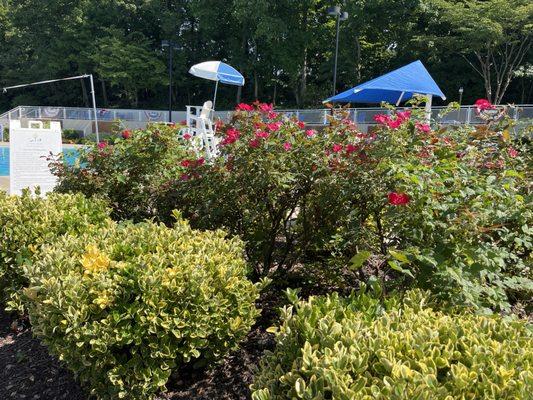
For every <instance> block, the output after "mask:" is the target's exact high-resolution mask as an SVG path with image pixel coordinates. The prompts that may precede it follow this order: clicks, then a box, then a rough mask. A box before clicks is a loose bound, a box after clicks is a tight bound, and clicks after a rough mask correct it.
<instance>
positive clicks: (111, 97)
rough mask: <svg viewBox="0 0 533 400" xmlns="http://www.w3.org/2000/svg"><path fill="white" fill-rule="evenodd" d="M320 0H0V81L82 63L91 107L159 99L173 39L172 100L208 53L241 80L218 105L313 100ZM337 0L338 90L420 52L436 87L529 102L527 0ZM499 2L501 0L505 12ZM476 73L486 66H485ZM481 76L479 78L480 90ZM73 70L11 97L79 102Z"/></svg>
mask: <svg viewBox="0 0 533 400" xmlns="http://www.w3.org/2000/svg"><path fill="white" fill-rule="evenodd" d="M334 4H335V2H331V1H326V0H277V1H267V0H250V1H244V0H225V1H216V0H152V1H136V0H120V1H110V0H1V1H0V54H1V62H0V85H2V86H3V85H8V84H18V83H23V82H31V81H36V80H41V79H50V78H58V77H65V76H72V75H77V74H82V73H93V74H94V75H95V76H96V78H97V80H98V82H97V83H98V85H97V88H96V89H97V90H96V91H97V97H98V102H99V104H101V105H102V106H104V107H113V106H115V107H116V106H122V107H136V106H137V107H150V108H163V107H164V106H165V105H166V101H167V87H166V85H167V82H168V78H167V76H168V75H167V73H168V71H167V59H168V53H167V52H166V51H162V50H161V47H160V43H161V40H163V39H170V40H172V41H173V42H175V43H176V44H177V50H175V53H174V68H173V77H174V83H175V86H174V90H173V97H174V104H175V106H176V108H177V109H180V108H183V106H184V105H186V104H192V103H202V102H203V101H204V100H205V99H206V98H207V97H210V96H211V92H212V90H213V88H212V84H211V82H208V81H205V80H202V79H197V78H193V77H191V76H190V75H189V74H187V70H188V68H189V67H190V66H191V65H192V64H194V63H197V62H201V61H205V60H210V59H220V60H224V61H227V62H229V63H230V64H232V65H234V66H235V67H237V68H238V69H239V70H240V71H242V72H243V74H244V76H245V78H246V85H245V87H244V88H235V87H233V86H224V85H223V86H221V87H220V96H219V102H218V105H219V108H226V107H233V105H234V104H235V102H240V101H241V100H244V101H248V100H254V99H261V100H263V101H268V102H273V103H275V104H276V105H279V106H281V107H289V106H299V107H304V106H316V105H318V104H319V102H320V100H322V99H324V98H325V97H327V96H329V95H330V94H331V91H332V70H333V56H334V54H333V53H334V48H335V44H334V41H335V19H334V18H333V17H331V16H329V15H328V14H327V8H328V7H330V6H332V5H334ZM341 6H342V9H343V10H345V11H347V12H348V13H349V15H350V17H349V19H348V20H347V21H343V22H342V23H341V29H340V48H339V65H338V90H342V89H345V88H348V87H351V86H353V85H355V84H356V83H358V82H361V81H363V80H366V79H371V78H372V77H375V76H376V75H378V74H381V73H384V72H386V71H388V70H390V69H392V68H396V67H399V66H401V65H403V64H405V63H407V62H409V61H412V60H414V59H418V58H419V59H422V61H423V62H424V63H425V64H426V65H427V66H428V68H429V69H430V71H431V73H432V74H433V75H434V77H435V78H436V80H437V82H438V83H439V84H440V86H441V87H442V88H443V90H444V92H445V93H446V94H447V95H448V98H451V99H452V100H453V99H454V98H456V97H457V90H458V88H459V86H464V87H465V96H464V100H465V102H471V101H473V100H475V99H477V98H479V97H485V96H487V97H489V99H492V100H494V101H495V102H502V101H520V102H529V101H531V95H532V93H531V91H530V90H529V89H527V90H526V89H524V88H529V87H530V82H531V77H530V76H528V75H525V76H520V78H519V79H516V77H517V75H516V71H517V70H519V69H520V67H524V68H525V67H527V65H528V63H529V64H531V59H532V57H531V56H532V54H531V50H530V46H531V37H530V35H529V33H528V32H529V31H531V5H529V4H528V2H527V1H526V0H519V1H516V2H515V1H512V0H490V1H478V0H468V1H466V2H458V1H455V0H390V1H386V0H377V1H365V0H350V1H346V2H344V3H343V4H342V5H341ZM500 10H506V12H505V13H502V12H500ZM489 75H490V76H489ZM484 87H485V89H484ZM89 103H90V96H89V95H88V88H87V87H85V84H84V83H80V82H78V81H72V82H62V83H58V84H54V85H53V86H43V87H37V88H32V89H22V90H19V91H17V92H12V93H9V94H8V95H7V96H2V97H1V98H0V108H1V109H2V110H4V109H7V108H9V107H12V106H15V105H21V104H28V105H31V104H49V105H71V106H76V105H79V106H84V105H89Z"/></svg>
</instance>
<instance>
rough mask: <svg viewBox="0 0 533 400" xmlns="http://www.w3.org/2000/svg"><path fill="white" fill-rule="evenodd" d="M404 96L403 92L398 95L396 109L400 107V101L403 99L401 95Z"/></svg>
mask: <svg viewBox="0 0 533 400" xmlns="http://www.w3.org/2000/svg"><path fill="white" fill-rule="evenodd" d="M404 94H405V92H402V93H401V94H400V97H398V101H397V102H396V107H398V106H399V105H400V102H401V101H402V98H403V95H404Z"/></svg>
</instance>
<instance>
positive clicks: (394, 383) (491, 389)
mask: <svg viewBox="0 0 533 400" xmlns="http://www.w3.org/2000/svg"><path fill="white" fill-rule="evenodd" d="M424 301H425V298H424V296H423V294H422V293H421V292H409V293H408V294H407V296H406V298H405V299H404V304H403V305H400V303H399V301H398V299H397V298H393V299H391V300H388V301H387V302H386V303H385V304H384V305H382V304H381V303H380V302H379V301H378V300H376V299H374V298H372V297H371V296H368V295H366V294H359V295H352V296H351V297H349V298H346V299H343V298H340V297H339V296H337V295H336V294H332V295H330V296H327V297H317V298H310V299H309V300H308V301H300V302H298V303H297V304H296V306H295V310H293V307H287V308H285V309H284V312H283V314H284V315H283V324H282V325H281V328H280V330H279V332H278V333H277V347H276V349H275V351H274V352H269V353H267V354H266V356H265V357H264V359H263V360H262V362H261V367H260V371H259V372H258V374H257V376H256V378H255V381H254V384H253V385H252V389H253V396H252V398H253V399H254V400H274V399H346V400H348V399H350V400H356V399H368V400H370V399H383V400H385V399H446V400H452V399H526V398H529V396H530V395H531V393H533V371H532V369H533V350H532V349H533V335H532V330H531V326H530V325H529V326H528V325H526V323H524V322H518V321H510V320H509V321H507V320H504V319H502V318H501V317H498V316H490V317H487V316H480V315H474V314H469V313H454V314H445V313H443V312H441V311H437V310H435V309H433V308H431V307H430V306H427V305H425V304H424ZM293 311H296V312H293ZM528 393H529V395H528Z"/></svg>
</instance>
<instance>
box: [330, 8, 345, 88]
mask: <svg viewBox="0 0 533 400" xmlns="http://www.w3.org/2000/svg"><path fill="white" fill-rule="evenodd" d="M328 15H332V16H334V17H337V36H336V39H335V66H334V67H333V96H335V94H336V93H337V57H338V55H339V28H340V22H341V21H346V20H347V19H348V13H347V12H346V11H341V8H340V7H339V6H333V7H330V8H328Z"/></svg>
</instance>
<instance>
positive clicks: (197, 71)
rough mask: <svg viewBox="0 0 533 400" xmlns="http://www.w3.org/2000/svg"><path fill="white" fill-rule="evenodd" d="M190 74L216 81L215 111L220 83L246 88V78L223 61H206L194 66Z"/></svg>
mask: <svg viewBox="0 0 533 400" xmlns="http://www.w3.org/2000/svg"><path fill="white" fill-rule="evenodd" d="M189 73H190V74H192V75H194V76H197V77H199V78H204V79H209V80H211V81H216V86H215V96H214V98H213V109H214V108H215V103H216V101H217V91H218V83H219V82H222V83H225V84H227V85H235V86H244V77H243V76H242V75H241V73H240V72H239V71H237V70H236V69H235V68H233V67H232V66H231V65H228V64H225V63H223V62H221V61H205V62H203V63H200V64H196V65H193V66H192V67H191V69H190V70H189Z"/></svg>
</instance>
